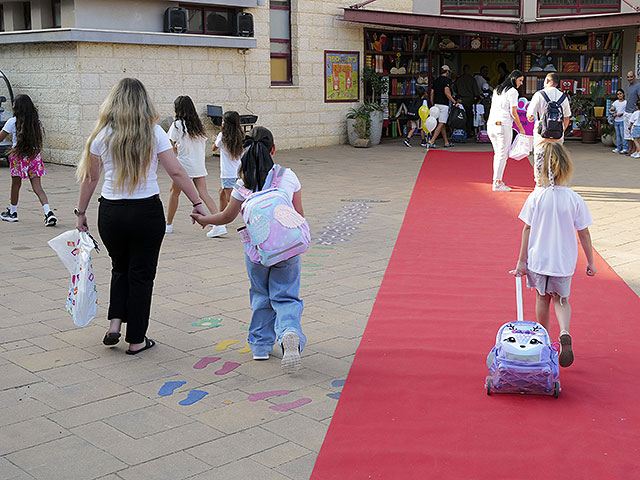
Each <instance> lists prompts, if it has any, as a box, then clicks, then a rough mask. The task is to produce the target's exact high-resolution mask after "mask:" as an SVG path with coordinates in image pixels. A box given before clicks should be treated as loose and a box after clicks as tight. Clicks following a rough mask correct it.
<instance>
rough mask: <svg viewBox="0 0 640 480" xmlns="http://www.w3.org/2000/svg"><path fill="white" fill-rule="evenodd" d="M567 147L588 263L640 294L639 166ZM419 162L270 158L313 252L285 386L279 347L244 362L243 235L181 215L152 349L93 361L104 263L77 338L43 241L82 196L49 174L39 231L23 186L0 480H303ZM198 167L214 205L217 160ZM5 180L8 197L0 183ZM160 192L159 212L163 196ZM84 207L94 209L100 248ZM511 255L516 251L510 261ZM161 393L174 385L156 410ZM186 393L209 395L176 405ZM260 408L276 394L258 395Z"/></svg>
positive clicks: (62, 281) (4, 318) (2, 358)
mask: <svg viewBox="0 0 640 480" xmlns="http://www.w3.org/2000/svg"><path fill="white" fill-rule="evenodd" d="M568 146H569V148H570V150H571V151H572V152H573V154H574V158H575V161H576V174H575V177H574V186H575V188H576V190H577V191H578V192H579V193H580V194H581V195H583V196H584V197H585V199H586V200H587V202H588V204H589V207H590V209H591V211H592V213H593V216H594V219H595V225H594V227H593V228H592V235H593V239H594V244H595V247H596V249H597V250H598V251H599V252H600V253H601V254H602V255H603V256H604V257H605V259H606V260H607V261H609V263H610V264H611V265H612V266H613V267H614V268H615V270H616V271H617V272H618V273H619V274H620V275H621V276H622V278H623V279H624V280H625V281H626V282H627V283H628V284H629V286H630V287H631V288H632V289H634V291H635V292H636V293H640V249H639V247H640V220H638V218H639V214H640V203H639V201H638V200H639V199H640V161H638V160H634V159H631V158H629V157H624V156H620V155H614V154H611V153H609V152H610V150H609V149H607V148H605V147H603V146H602V145H600V144H597V145H592V146H586V145H582V144H580V143H577V142H569V143H568ZM457 148H458V149H460V150H474V149H478V146H476V145H466V146H459V147H457ZM481 148H483V149H487V148H488V147H487V146H486V145H484V146H482V147H481ZM423 154H424V151H423V149H421V148H418V147H414V148H411V149H409V148H406V147H404V146H403V145H402V144H401V143H400V142H399V141H395V142H388V143H384V144H382V145H380V146H377V147H375V148H371V149H354V148H352V147H349V146H334V147H326V148H318V149H308V150H289V151H283V152H278V153H277V154H276V157H277V159H278V161H279V162H280V163H282V164H284V165H286V166H290V167H292V168H293V169H294V170H295V171H296V173H297V174H298V176H299V177H300V178H301V181H302V184H303V201H304V206H305V213H306V216H307V218H308V219H309V223H310V225H311V227H312V231H313V234H314V237H315V238H316V239H317V240H318V241H320V243H314V244H313V246H314V248H311V249H310V250H309V251H308V252H307V254H305V255H304V257H303V277H302V284H303V288H302V292H303V299H304V302H305V311H304V316H303V326H304V329H305V332H306V334H307V336H308V337H309V344H308V346H307V348H306V349H305V351H304V353H303V366H304V368H303V370H302V371H301V372H299V373H298V374H295V375H292V376H286V375H283V374H282V373H281V371H280V364H279V358H275V357H277V356H279V352H277V351H276V349H274V352H273V353H274V357H272V358H271V359H270V360H269V361H266V362H254V361H252V360H251V357H250V354H249V353H247V350H246V348H245V346H246V334H247V327H248V323H249V316H250V309H249V302H248V280H247V278H246V273H245V268H244V263H243V250H242V248H241V246H240V242H239V240H238V238H236V235H235V234H234V233H233V232H234V230H235V227H237V226H239V225H240V221H236V222H234V224H233V225H232V226H231V227H233V228H229V231H230V233H229V234H228V235H227V236H225V237H223V238H218V239H207V238H206V237H205V235H204V232H203V231H202V230H199V229H198V227H195V226H192V225H191V224H190V222H189V221H188V219H187V213H188V210H189V209H188V208H187V207H188V203H187V202H185V201H183V202H182V205H181V206H180V209H179V212H178V216H177V220H176V222H175V224H174V228H175V233H173V234H171V235H168V236H167V237H166V238H165V241H164V244H163V249H162V254H161V259H160V264H159V271H158V276H157V280H156V284H155V292H154V293H155V294H154V300H153V310H152V320H151V327H150V330H149V335H150V336H151V337H152V338H154V339H156V340H157V341H158V345H157V347H156V348H154V349H153V350H150V351H148V352H145V353H144V354H142V355H140V356H136V357H131V356H127V355H124V349H125V348H126V347H125V345H123V344H122V343H121V344H120V345H118V346H117V347H115V348H107V347H105V346H103V345H102V343H101V339H102V336H103V334H104V330H105V326H106V324H107V322H106V320H105V318H106V308H105V306H106V300H107V298H108V296H107V295H108V284H109V261H108V256H107V254H106V252H104V251H102V252H101V253H99V254H96V255H94V270H95V274H96V279H97V282H98V289H99V295H100V306H99V311H98V316H97V318H96V319H95V320H94V321H93V322H92V323H91V324H90V325H89V326H87V327H85V328H76V327H74V325H73V322H72V321H71V319H70V317H69V316H68V315H67V313H66V312H65V310H64V297H65V295H66V289H67V286H68V275H67V273H66V271H65V270H64V267H63V266H62V264H61V263H60V262H59V260H58V259H57V257H56V255H55V253H54V252H53V251H52V250H51V249H50V248H49V247H48V246H47V244H46V242H47V240H49V239H50V238H52V237H53V236H55V235H56V234H58V233H61V232H63V231H65V230H67V229H70V228H73V226H74V220H75V218H74V217H73V215H72V213H71V211H72V209H73V207H74V206H75V201H76V197H77V192H78V187H77V185H76V184H75V183H74V178H73V175H74V171H73V169H71V168H69V167H64V166H57V165H47V168H48V170H49V174H48V175H47V176H46V177H45V179H44V181H43V184H44V187H45V190H46V192H47V194H48V195H49V198H50V201H51V204H52V205H53V206H54V207H55V209H56V214H57V215H58V217H59V219H60V222H59V225H58V226H57V227H56V228H45V227H43V226H42V212H41V209H40V207H39V205H38V203H37V199H36V197H35V195H33V193H32V192H31V190H30V188H29V186H28V184H25V185H24V186H23V188H22V191H21V201H20V210H19V215H20V222H18V223H14V224H9V223H5V222H2V223H1V224H0V232H1V238H2V242H1V243H0V255H1V257H0V258H2V259H3V261H2V262H1V263H0V369H2V373H3V374H2V376H1V377H0V409H1V410H0V411H1V412H2V415H0V479H2V480H18V479H20V480H23V479H42V480H57V479H64V480H67V479H81V480H85V479H86V480H89V479H103V480H107V479H108V480H116V479H125V480H126V479H136V480H139V479H147V478H149V479H154V480H159V479H172V480H173V479H198V480H205V479H213V478H225V479H227V480H233V479H236V478H237V479H241V478H242V479H247V478H260V479H262V480H271V479H274V480H275V479H280V480H285V479H294V480H302V479H305V478H309V476H310V473H311V470H312V468H313V464H314V461H315V458H316V456H317V453H318V451H319V449H320V446H321V444H322V441H323V438H324V435H325V433H326V430H327V428H328V425H329V422H330V421H331V417H332V415H333V412H334V409H335V406H336V404H337V399H336V397H338V395H339V392H340V390H341V385H342V383H343V381H344V379H345V378H346V376H347V373H348V371H349V368H350V365H351V362H352V361H353V358H354V354H355V351H356V348H357V346H358V343H359V341H360V338H361V335H362V332H363V330H364V327H365V325H366V322H367V319H368V315H369V313H370V311H371V308H372V306H373V302H374V300H375V297H376V294H377V290H378V287H379V285H380V283H381V281H382V277H383V275H384V271H385V268H386V265H387V262H388V260H389V257H390V255H391V252H392V249H393V246H394V242H395V239H396V237H397V234H398V231H399V229H400V227H401V224H402V220H403V216H404V212H405V210H406V207H407V204H408V201H409V196H410V193H411V189H412V187H413V184H414V182H415V179H416V176H417V173H418V171H419V168H420V165H421V163H422V159H423ZM208 168H209V171H210V172H211V173H212V175H211V176H210V190H211V191H212V193H213V192H215V190H216V189H217V187H218V180H217V172H218V160H217V158H210V159H208ZM507 168H508V167H507ZM0 172H2V175H3V176H4V181H3V182H1V184H0V198H2V199H6V198H8V187H9V180H8V171H7V170H6V167H4V166H3V167H0ZM160 177H161V190H162V191H163V192H164V198H165V199H166V194H167V192H168V180H167V177H166V175H164V174H162V175H160ZM487 188H489V187H488V183H487ZM345 200H349V201H345ZM2 206H3V208H4V204H2ZM96 208H97V202H96V201H95V199H94V202H93V203H92V206H91V209H90V216H89V219H90V222H91V225H92V231H94V232H96V230H97V229H96V228H95V219H96V212H95V210H96ZM427 208H428V207H427ZM518 244H519V240H518V239H514V252H513V255H514V258H515V254H516V251H517V248H518ZM203 319H214V320H209V321H208V324H207V321H205V320H203ZM227 340H229V341H235V342H228V341H227ZM203 358H208V360H205V361H203V360H202V359H203ZM216 358H217V359H216ZM199 362H200V363H199ZM226 362H230V363H226ZM195 365H198V366H201V367H202V366H203V365H206V366H204V368H194V366H195ZM224 365H226V368H224V367H223V366H224ZM166 382H178V383H176V384H175V385H176V388H175V390H174V391H173V393H171V394H169V395H166V396H161V395H159V390H160V389H161V387H163V385H164V384H165V383H166ZM197 391H200V392H206V395H205V396H204V397H203V398H201V399H200V400H198V401H196V402H194V403H192V404H191V405H184V403H185V401H186V400H188V399H193V398H194V397H193V395H196V394H197ZM168 392H169V393H170V392H171V389H169V391H168ZM194 392H195V393H194ZM263 392H272V395H273V396H268V395H267V394H264V395H262V396H261V395H256V394H260V393H263ZM273 392H275V393H273ZM276 394H277V395H276ZM200 395H202V393H201V394H200ZM261 397H267V398H263V399H260V398H261ZM181 403H182V404H181ZM187 403H189V402H187Z"/></svg>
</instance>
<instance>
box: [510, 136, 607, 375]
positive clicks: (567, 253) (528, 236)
mask: <svg viewBox="0 0 640 480" xmlns="http://www.w3.org/2000/svg"><path fill="white" fill-rule="evenodd" d="M539 168H540V169H541V171H540V172H539V175H538V178H540V179H541V181H542V186H540V187H536V188H535V189H534V191H533V192H531V194H530V195H529V197H528V198H527V201H526V202H525V204H524V207H522V211H521V212H520V215H519V218H520V219H521V220H522V221H523V222H524V223H525V225H524V229H523V230H522V243H521V246H520V256H519V258H518V263H517V266H516V270H515V272H514V273H515V274H516V275H517V276H522V275H526V276H527V286H528V287H530V288H535V289H536V320H537V322H538V323H540V324H541V325H542V326H543V327H544V328H546V329H547V330H549V310H550V304H551V300H553V305H554V310H555V312H556V317H557V318H558V324H559V326H560V338H559V340H560V345H561V348H562V349H561V352H560V359H559V363H560V366H561V367H568V366H569V365H571V364H572V363H573V360H574V354H573V347H572V344H571V335H570V334H569V323H570V321H571V306H570V305H569V293H570V289H571V277H572V276H573V274H574V271H575V268H576V263H577V259H578V242H577V240H576V234H575V231H576V230H577V231H578V236H579V238H580V243H581V245H582V249H583V250H584V253H585V256H586V257H587V269H586V273H587V275H589V276H593V275H595V274H596V267H595V265H594V263H593V248H592V246H591V235H590V233H589V228H588V227H589V225H591V224H592V223H593V220H592V218H591V214H590V213H589V209H588V208H587V205H586V203H585V202H584V200H583V199H582V197H580V195H578V194H577V193H575V192H574V191H573V190H571V189H570V188H569V187H568V186H567V184H568V182H569V179H570V178H571V173H572V171H573V164H572V162H571V159H570V157H569V153H568V152H567V150H566V149H565V148H564V147H563V146H562V145H561V144H559V143H546V144H545V145H544V147H543V152H542V162H541V164H540V166H539Z"/></svg>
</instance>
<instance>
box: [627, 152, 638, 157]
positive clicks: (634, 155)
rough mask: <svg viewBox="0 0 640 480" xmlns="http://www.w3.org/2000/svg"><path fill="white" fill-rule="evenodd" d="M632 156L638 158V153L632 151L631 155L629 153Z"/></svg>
mask: <svg viewBox="0 0 640 480" xmlns="http://www.w3.org/2000/svg"><path fill="white" fill-rule="evenodd" d="M629 156H630V157H632V158H640V153H638V152H636V153H632V154H631V155H629Z"/></svg>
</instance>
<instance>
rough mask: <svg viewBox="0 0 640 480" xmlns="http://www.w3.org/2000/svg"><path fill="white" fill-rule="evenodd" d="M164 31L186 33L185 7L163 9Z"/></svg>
mask: <svg viewBox="0 0 640 480" xmlns="http://www.w3.org/2000/svg"><path fill="white" fill-rule="evenodd" d="M164 31H165V32H170V33H186V31H187V9H186V8H182V7H169V8H167V9H166V10H165V11H164Z"/></svg>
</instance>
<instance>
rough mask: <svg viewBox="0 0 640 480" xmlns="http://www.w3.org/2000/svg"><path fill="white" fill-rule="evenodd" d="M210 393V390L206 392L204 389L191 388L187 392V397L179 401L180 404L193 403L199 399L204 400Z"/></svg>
mask: <svg viewBox="0 0 640 480" xmlns="http://www.w3.org/2000/svg"><path fill="white" fill-rule="evenodd" d="M207 395H209V392H205V391H204V390H191V391H190V392H189V393H188V394H187V398H185V399H184V400H181V401H179V402H178V405H182V406H188V405H193V404H194V403H196V402H197V401H198V400H202V399H203V398H204V397H206V396H207Z"/></svg>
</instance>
